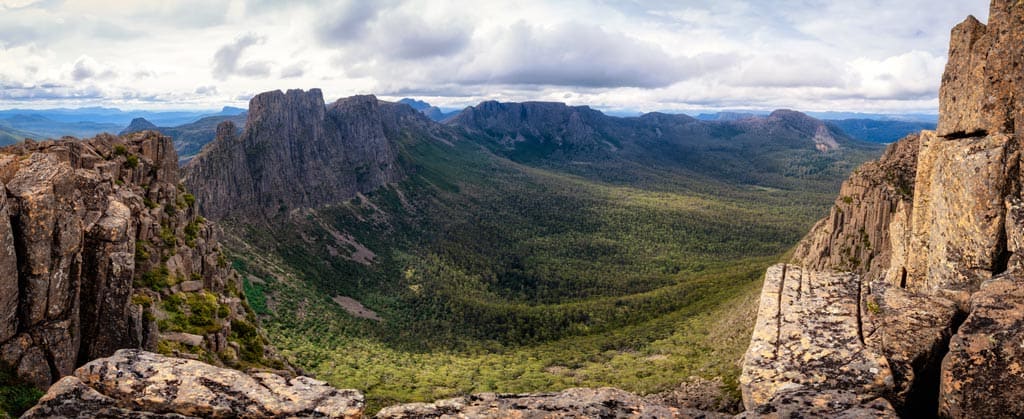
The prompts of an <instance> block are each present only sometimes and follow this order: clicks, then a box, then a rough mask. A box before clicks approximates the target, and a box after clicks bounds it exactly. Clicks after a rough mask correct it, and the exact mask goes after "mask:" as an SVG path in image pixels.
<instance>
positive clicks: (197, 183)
mask: <svg viewBox="0 0 1024 419" xmlns="http://www.w3.org/2000/svg"><path fill="white" fill-rule="evenodd" d="M405 123H412V124H423V125H428V124H429V123H430V121H429V120H428V119H427V118H426V117H425V116H423V115H422V114H420V113H419V112H416V111H414V110H413V109H412V108H410V107H408V106H406V105H399V104H394V103H387V102H381V101H378V100H377V98H375V97H373V96H355V97H351V98H346V99H341V100H338V101H337V102H334V103H333V104H331V105H330V106H325V104H324V99H323V95H322V94H321V92H320V90H318V89H313V90H310V91H308V92H304V91H301V90H289V91H288V92H287V93H282V92H280V91H274V92H268V93H263V94H260V95H257V96H256V97H254V98H253V99H252V100H251V101H250V103H249V114H248V120H247V122H246V125H245V129H244V130H243V131H242V133H241V135H240V136H239V135H236V134H235V132H236V131H235V130H236V128H235V127H234V125H233V124H232V123H230V122H227V123H223V124H222V125H221V126H219V127H218V128H217V138H216V139H215V140H214V141H213V142H212V143H210V144H209V145H208V146H207V147H206V148H204V150H203V151H202V152H201V153H200V154H199V155H198V156H196V158H195V159H193V160H192V161H191V162H190V163H189V164H188V165H187V166H186V167H185V184H186V185H188V187H189V189H190V190H192V191H194V193H195V194H196V197H197V201H198V202H199V207H200V211H201V212H202V213H203V214H204V215H205V216H207V217H210V218H212V219H223V218H243V219H261V218H266V217H274V216H276V215H278V214H280V213H281V212H283V211H287V210H289V209H295V208H315V207H317V206H321V205H327V204H332V203H338V202H341V201H343V200H346V199H349V198H352V197H354V196H355V195H356V194H357V193H365V192H369V191H372V190H374V189H376V188H378V187H380V186H382V185H385V184H388V183H392V182H395V181H398V180H400V179H402V178H403V177H404V171H403V169H402V167H401V165H400V164H399V161H398V152H397V150H396V147H395V144H394V142H393V139H395V138H396V137H397V136H399V135H402V128H401V126H402V125H403V124H405Z"/></svg>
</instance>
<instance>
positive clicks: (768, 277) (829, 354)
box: [740, 265, 893, 411]
mask: <svg viewBox="0 0 1024 419" xmlns="http://www.w3.org/2000/svg"><path fill="white" fill-rule="evenodd" d="M865 291H866V287H863V286H862V284H861V281H860V279H859V277H858V276H856V275H853V274H833V273H823V272H814V271H806V270H804V269H802V268H800V267H797V266H794V265H775V266H772V267H771V268H768V272H767V273H766V274H765V281H764V289H763V290H762V292H761V303H760V308H759V309H758V316H757V322H756V324H755V326H754V336H753V338H752V339H751V342H750V347H749V349H748V350H747V353H746V355H745V356H744V359H743V374H742V375H741V376H740V390H741V391H742V393H743V404H744V406H745V407H746V409H747V410H751V411H753V410H757V409H759V408H761V407H763V406H765V405H767V404H768V403H769V402H770V401H771V400H772V399H773V398H774V397H775V396H777V395H779V394H781V393H784V392H790V391H794V390H801V389H803V390H808V391H818V392H822V391H828V390H844V391H850V392H853V393H856V394H859V395H861V396H862V397H864V398H866V399H867V398H872V399H873V398H876V397H879V396H880V395H882V394H883V393H886V392H888V391H891V389H892V388H893V377H892V373H891V372H890V370H889V365H888V361H886V359H885V358H884V357H883V356H882V355H880V354H878V353H876V352H874V351H872V350H871V349H870V348H868V347H867V346H866V345H865V344H864V335H863V331H862V330H861V325H862V316H863V313H861V308H860V301H861V294H862V293H863V292H865Z"/></svg>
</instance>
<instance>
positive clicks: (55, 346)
mask: <svg viewBox="0 0 1024 419" xmlns="http://www.w3.org/2000/svg"><path fill="white" fill-rule="evenodd" d="M216 236H217V233H216V230H215V229H214V228H213V227H212V226H211V225H209V224H207V223H206V222H205V221H204V220H203V219H202V218H201V217H199V216H198V215H197V213H196V211H195V208H194V200H193V198H192V196H191V195H189V194H187V193H186V192H185V191H184V190H183V189H182V187H181V185H180V184H179V178H178V164H177V156H176V154H175V152H174V148H173V147H172V145H171V140H170V139H169V138H167V137H163V136H160V135H156V134H154V133H151V132H146V133H138V134H132V135H129V136H125V137H114V136H110V135H102V136H99V137H97V138H94V139H91V140H85V141H78V140H60V141H47V142H40V143H36V142H25V143H22V144H19V145H16V146H11V147H7V148H4V149H0V319H2V321H0V367H2V368H7V369H11V370H13V371H14V372H15V373H16V375H17V376H18V377H20V378H22V379H23V380H26V381H28V382H31V383H33V384H35V385H36V386H38V387H40V388H46V387H47V386H49V385H50V384H51V383H52V382H54V381H56V380H57V379H59V378H60V377H61V376H64V375H68V374H70V373H71V372H72V371H73V370H74V369H75V367H77V366H79V365H81V364H83V363H85V362H87V361H89V360H92V359H95V358H97V357H103V356H109V355H111V354H113V353H114V351H116V350H117V349H121V348H138V347H146V348H150V349H152V350H157V349H163V350H165V351H166V352H174V351H181V352H189V353H193V354H196V355H200V354H202V355H204V356H206V358H207V359H208V360H209V361H211V362H229V363H232V362H236V361H237V360H238V358H239V355H240V354H239V352H240V351H241V350H242V349H247V350H250V349H251V350H256V349H255V348H254V346H259V345H258V344H259V343H260V342H261V339H262V338H261V337H260V336H258V335H256V334H254V333H255V332H254V333H253V334H247V337H248V338H250V339H248V340H247V342H249V343H253V344H251V345H239V344H238V342H239V340H240V339H239V336H238V333H237V332H238V331H237V330H235V332H236V333H234V334H232V325H233V324H234V323H235V322H237V321H244V319H246V318H247V317H249V316H250V312H249V311H248V310H247V309H246V308H245V306H244V305H243V304H242V300H241V299H240V298H239V294H238V289H239V283H238V280H237V278H236V277H235V276H234V274H233V273H232V271H231V270H230V268H229V267H228V265H227V263H226V262H227V261H226V259H225V258H224V256H223V254H222V253H221V249H220V245H219V244H218V243H217V238H216ZM168 301H176V302H178V303H179V304H176V305H171V304H165V303H167V302H168ZM193 301H202V302H204V303H206V304H205V305H204V306H203V308H211V309H212V310H213V312H212V313H204V315H203V316H198V314H197V312H196V311H197V310H199V307H195V306H193V305H191V304H189V303H190V302H193ZM171 308H173V309H174V310H173V311H172V310H171ZM199 320H202V323H201V325H200V324H199ZM193 321H195V324H192V323H190V322H193ZM185 329H188V330H185ZM199 329H201V330H202V333H201V334H198V335H197V334H194V332H195V331H196V330H199ZM250 329H251V327H250ZM245 330H249V329H245ZM185 331H188V332H193V333H191V334H186V333H180V332H185ZM171 332H179V333H171ZM181 342H187V344H183V343H181ZM231 342H235V343H231ZM258 350H259V351H262V348H259V349H258ZM183 355H188V354H183ZM259 355H260V356H253V357H250V358H253V359H254V358H259V357H261V356H262V354H259Z"/></svg>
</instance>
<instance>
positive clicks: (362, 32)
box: [316, 0, 391, 46]
mask: <svg viewBox="0 0 1024 419" xmlns="http://www.w3.org/2000/svg"><path fill="white" fill-rule="evenodd" d="M389 3H391V2H387V1H383V0H382V1H364V0H348V1H344V2H342V4H340V5H338V6H336V7H334V9H335V10H336V11H335V12H334V14H333V15H331V16H329V17H328V18H327V19H325V20H324V21H323V22H322V23H321V24H320V25H318V26H317V28H316V35H317V38H318V39H319V40H320V42H322V43H324V44H325V45H330V46H338V45H342V44H345V43H348V42H349V41H353V40H357V39H360V38H363V37H364V36H366V34H367V33H368V31H369V27H370V24H371V23H372V22H373V21H374V20H375V19H376V18H377V15H378V14H380V12H381V11H382V10H383V9H384V8H385V7H387V6H388V5H389Z"/></svg>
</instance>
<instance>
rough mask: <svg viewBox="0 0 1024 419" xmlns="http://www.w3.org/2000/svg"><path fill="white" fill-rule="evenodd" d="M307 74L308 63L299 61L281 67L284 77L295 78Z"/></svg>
mask: <svg viewBox="0 0 1024 419" xmlns="http://www.w3.org/2000/svg"><path fill="white" fill-rule="evenodd" d="M305 74H306V63H305V62H298V63H295V64H292V65H290V66H287V67H285V68H283V69H281V78H282V79H294V78H297V77H302V76H303V75H305Z"/></svg>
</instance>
